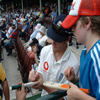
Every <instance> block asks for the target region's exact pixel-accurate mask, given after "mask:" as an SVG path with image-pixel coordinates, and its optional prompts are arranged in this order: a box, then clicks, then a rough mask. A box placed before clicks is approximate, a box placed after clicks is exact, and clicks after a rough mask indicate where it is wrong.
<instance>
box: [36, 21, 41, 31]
mask: <svg viewBox="0 0 100 100" xmlns="http://www.w3.org/2000/svg"><path fill="white" fill-rule="evenodd" d="M40 27H41V24H40V23H38V24H37V25H36V26H35V29H36V30H37V31H39V29H40Z"/></svg>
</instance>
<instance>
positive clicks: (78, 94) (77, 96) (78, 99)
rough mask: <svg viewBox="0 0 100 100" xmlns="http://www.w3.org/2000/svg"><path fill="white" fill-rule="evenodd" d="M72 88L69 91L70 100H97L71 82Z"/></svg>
mask: <svg viewBox="0 0 100 100" xmlns="http://www.w3.org/2000/svg"><path fill="white" fill-rule="evenodd" d="M69 85H70V88H69V89H68V91H67V96H68V100H96V98H93V97H91V96H89V95H87V94H85V93H84V92H83V91H81V90H80V89H79V88H78V87H77V86H76V85H74V84H72V83H70V84H69Z"/></svg>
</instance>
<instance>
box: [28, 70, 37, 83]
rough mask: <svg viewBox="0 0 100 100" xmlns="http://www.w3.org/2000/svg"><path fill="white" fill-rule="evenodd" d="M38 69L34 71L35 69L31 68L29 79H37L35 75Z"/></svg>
mask: <svg viewBox="0 0 100 100" xmlns="http://www.w3.org/2000/svg"><path fill="white" fill-rule="evenodd" d="M36 73H37V71H34V72H33V69H31V71H30V72H29V80H30V81H32V82H34V81H35V75H36Z"/></svg>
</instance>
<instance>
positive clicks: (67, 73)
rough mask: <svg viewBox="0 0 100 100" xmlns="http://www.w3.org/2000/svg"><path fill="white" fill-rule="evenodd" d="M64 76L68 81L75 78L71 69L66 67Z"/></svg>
mask: <svg viewBox="0 0 100 100" xmlns="http://www.w3.org/2000/svg"><path fill="white" fill-rule="evenodd" d="M64 75H65V76H66V78H67V80H68V81H73V80H74V78H75V73H74V70H73V67H68V68H67V69H65V70H64Z"/></svg>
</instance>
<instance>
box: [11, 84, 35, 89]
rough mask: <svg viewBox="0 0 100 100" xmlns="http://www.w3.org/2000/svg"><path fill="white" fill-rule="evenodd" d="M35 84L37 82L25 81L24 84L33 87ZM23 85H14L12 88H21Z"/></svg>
mask: <svg viewBox="0 0 100 100" xmlns="http://www.w3.org/2000/svg"><path fill="white" fill-rule="evenodd" d="M33 85H35V82H29V83H25V84H24V86H25V87H32V86H33ZM21 87H22V84H19V85H14V86H11V87H10V90H15V89H19V88H21Z"/></svg>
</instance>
